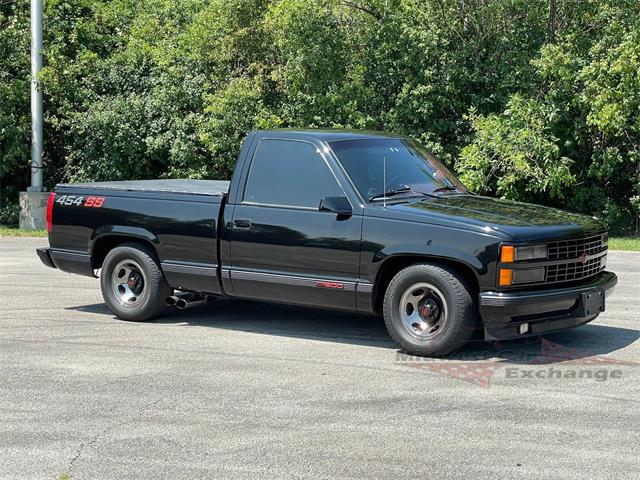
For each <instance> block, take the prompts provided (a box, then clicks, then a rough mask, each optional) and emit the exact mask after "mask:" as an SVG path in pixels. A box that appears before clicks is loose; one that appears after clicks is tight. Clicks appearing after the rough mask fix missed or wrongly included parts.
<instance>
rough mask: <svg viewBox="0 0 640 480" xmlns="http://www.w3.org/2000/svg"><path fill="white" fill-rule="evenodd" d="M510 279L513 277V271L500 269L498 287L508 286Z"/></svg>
mask: <svg viewBox="0 0 640 480" xmlns="http://www.w3.org/2000/svg"><path fill="white" fill-rule="evenodd" d="M512 277H513V270H511V269H510V268H501V269H500V280H499V284H500V286H501V287H508V286H510V285H511V279H512Z"/></svg>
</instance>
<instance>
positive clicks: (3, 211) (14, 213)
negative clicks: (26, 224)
mask: <svg viewBox="0 0 640 480" xmlns="http://www.w3.org/2000/svg"><path fill="white" fill-rule="evenodd" d="M19 222H20V206H19V205H7V206H6V207H3V208H0V225H4V226H7V227H17V226H18V223H19Z"/></svg>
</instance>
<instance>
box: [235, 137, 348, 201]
mask: <svg viewBox="0 0 640 480" xmlns="http://www.w3.org/2000/svg"><path fill="white" fill-rule="evenodd" d="M341 195H344V193H343V191H342V189H341V188H340V186H339V185H338V182H337V181H336V179H335V177H334V176H333V174H332V173H331V170H329V167H328V166H327V164H326V163H325V161H324V159H323V158H322V156H321V155H320V153H318V151H317V149H316V147H315V146H313V145H312V144H310V143H307V142H298V141H294V140H275V139H274V140H261V141H260V143H259V144H258V147H257V149H256V152H255V154H254V156H253V163H252V165H251V169H250V170H249V177H248V179H247V187H246V190H245V194H244V201H246V202H254V203H265V204H271V205H285V206H292V207H311V208H318V207H319V206H320V199H322V197H333V196H341Z"/></svg>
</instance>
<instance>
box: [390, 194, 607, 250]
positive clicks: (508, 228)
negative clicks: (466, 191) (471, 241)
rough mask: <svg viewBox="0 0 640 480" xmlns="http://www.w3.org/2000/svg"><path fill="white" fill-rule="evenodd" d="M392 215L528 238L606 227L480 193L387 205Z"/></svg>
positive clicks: (584, 217)
mask: <svg viewBox="0 0 640 480" xmlns="http://www.w3.org/2000/svg"><path fill="white" fill-rule="evenodd" d="M386 210H387V212H388V213H391V212H393V213H392V216H393V217H396V218H403V219H406V220H412V221H424V222H426V223H437V224H447V223H452V224H455V225H452V226H456V227H458V228H460V227H463V228H464V226H465V225H466V226H468V227H469V228H473V229H478V228H479V229H482V230H484V231H485V232H486V231H487V230H491V231H495V232H496V233H498V232H500V233H502V234H506V235H507V236H509V237H516V238H517V239H522V240H528V239H529V238H534V237H535V238H537V239H538V238H540V237H549V238H552V237H562V236H580V235H588V234H592V233H599V232H602V231H604V230H605V227H604V225H603V224H602V223H601V222H600V221H599V220H597V219H595V218H593V217H589V216H587V215H580V214H576V213H570V212H566V211H563V210H559V209H556V208H550V207H543V206H540V205H534V204H530V203H522V202H515V201H512V200H502V199H497V198H490V197H482V196H477V195H442V196H440V197H437V198H431V197H429V198H421V199H419V200H415V201H414V200H413V199H412V200H411V201H410V202H409V203H401V204H391V205H387V207H386Z"/></svg>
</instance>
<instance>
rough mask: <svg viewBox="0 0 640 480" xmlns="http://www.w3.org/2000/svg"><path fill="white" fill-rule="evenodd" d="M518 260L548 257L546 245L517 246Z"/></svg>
mask: <svg viewBox="0 0 640 480" xmlns="http://www.w3.org/2000/svg"><path fill="white" fill-rule="evenodd" d="M515 257H516V262H517V261H519V260H533V259H535V258H547V246H546V245H532V246H530V247H516V255H515Z"/></svg>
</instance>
